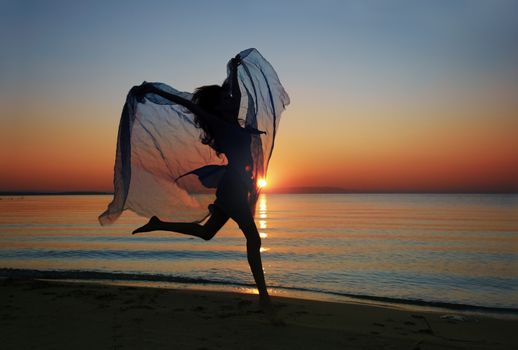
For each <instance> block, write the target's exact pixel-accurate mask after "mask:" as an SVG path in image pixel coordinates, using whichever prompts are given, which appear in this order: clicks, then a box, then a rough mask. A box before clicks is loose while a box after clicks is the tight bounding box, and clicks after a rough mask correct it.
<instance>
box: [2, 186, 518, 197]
mask: <svg viewBox="0 0 518 350" xmlns="http://www.w3.org/2000/svg"><path fill="white" fill-rule="evenodd" d="M262 192H263V193H265V194H518V190H508V191H506V190H492V191H490V190H488V191H474V190H463V191H461V190H457V191H440V190H437V191H423V190H354V189H347V188H343V187H325V186H315V187H282V188H277V189H268V190H262ZM92 195H113V192H107V191H0V196H92Z"/></svg>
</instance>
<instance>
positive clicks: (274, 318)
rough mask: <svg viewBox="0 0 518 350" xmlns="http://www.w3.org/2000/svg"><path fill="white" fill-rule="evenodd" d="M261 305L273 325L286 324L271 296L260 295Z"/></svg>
mask: <svg viewBox="0 0 518 350" xmlns="http://www.w3.org/2000/svg"><path fill="white" fill-rule="evenodd" d="M259 306H260V308H261V310H263V312H264V313H265V314H266V316H267V317H268V319H269V320H270V323H271V324H272V325H274V326H286V323H285V322H284V321H283V320H282V319H281V318H280V317H279V315H278V314H277V310H276V309H275V308H274V306H273V304H272V300H271V299H270V296H261V297H259Z"/></svg>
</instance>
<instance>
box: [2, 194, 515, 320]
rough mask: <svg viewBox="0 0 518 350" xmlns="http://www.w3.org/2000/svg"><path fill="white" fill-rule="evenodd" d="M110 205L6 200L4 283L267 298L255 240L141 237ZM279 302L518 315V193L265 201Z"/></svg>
mask: <svg viewBox="0 0 518 350" xmlns="http://www.w3.org/2000/svg"><path fill="white" fill-rule="evenodd" d="M110 201H111V196H110V195H50V196H44V195H37V196H1V197H0V277H1V278H7V277H10V278H26V277H32V278H43V279H64V280H67V279H68V280H82V281H85V280H86V281H105V282H107V283H109V282H115V283H116V282H119V283H122V282H128V283H129V282H131V283H135V284H143V285H157V286H160V287H164V288H168V287H173V288H194V289H213V290H232V291H238V292H243V293H256V289H255V288H254V280H253V277H252V274H251V272H250V269H249V266H248V262H247V259H246V244H245V243H246V241H245V238H244V236H243V234H242V233H241V232H240V230H239V228H238V226H237V225H236V224H235V223H234V222H229V223H227V224H226V226H225V227H223V229H222V230H221V231H220V232H218V234H217V235H216V236H215V237H214V238H213V239H212V240H211V241H207V242H206V241H203V240H201V239H199V238H195V237H191V236H186V235H182V234H177V233H171V232H152V233H145V234H140V235H131V231H132V230H134V229H135V228H136V227H138V226H140V225H142V224H144V223H145V222H147V219H146V218H143V217H139V216H137V215H136V214H133V213H132V212H130V211H126V212H124V214H123V215H122V216H121V217H120V218H119V220H118V221H117V222H116V223H114V224H112V225H109V226H100V225H99V223H98V221H97V217H98V215H99V214H100V213H101V212H103V211H104V209H105V208H106V206H107V204H108V203H109V202H110ZM256 223H257V227H258V229H259V231H260V235H261V238H262V248H261V251H262V259H263V267H264V271H265V276H266V281H267V284H268V287H269V288H270V290H271V293H272V294H273V295H280V296H287V297H298V298H307V299H317V300H324V301H333V302H337V301H338V302H340V301H345V302H350V301H353V302H360V303H374V304H384V305H387V304H388V305H396V306H397V305H399V306H407V307H431V308H443V309H448V310H456V311H468V312H469V311H472V312H480V313H488V314H502V315H515V316H516V315H518V195H516V194H262V195H261V197H260V199H259V202H258V205H257V212H256Z"/></svg>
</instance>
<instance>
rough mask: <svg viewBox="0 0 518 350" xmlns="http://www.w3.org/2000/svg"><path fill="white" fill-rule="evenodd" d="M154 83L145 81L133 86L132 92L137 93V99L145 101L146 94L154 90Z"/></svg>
mask: <svg viewBox="0 0 518 350" xmlns="http://www.w3.org/2000/svg"><path fill="white" fill-rule="evenodd" d="M154 89H155V88H154V87H153V84H151V83H148V82H143V83H142V84H141V85H139V86H134V87H132V88H131V90H130V92H131V93H132V94H134V95H135V97H136V98H137V101H139V102H143V101H144V95H145V94H147V93H150V92H153V91H154Z"/></svg>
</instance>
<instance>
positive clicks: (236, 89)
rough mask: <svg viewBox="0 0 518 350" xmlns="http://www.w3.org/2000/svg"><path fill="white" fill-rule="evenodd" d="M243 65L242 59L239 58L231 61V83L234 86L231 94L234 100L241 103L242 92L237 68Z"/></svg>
mask: <svg viewBox="0 0 518 350" xmlns="http://www.w3.org/2000/svg"><path fill="white" fill-rule="evenodd" d="M240 64H241V58H240V57H239V55H238V56H236V57H234V58H233V59H232V60H231V61H230V65H231V66H230V82H231V84H232V87H231V93H232V99H233V100H234V101H237V102H238V103H239V102H241V90H240V89H239V81H238V79H237V67H238V66H239V65H240Z"/></svg>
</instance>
